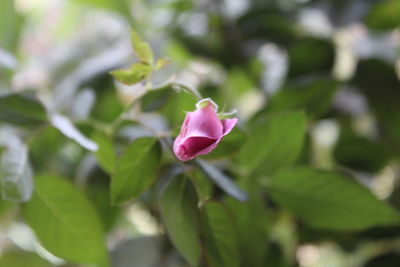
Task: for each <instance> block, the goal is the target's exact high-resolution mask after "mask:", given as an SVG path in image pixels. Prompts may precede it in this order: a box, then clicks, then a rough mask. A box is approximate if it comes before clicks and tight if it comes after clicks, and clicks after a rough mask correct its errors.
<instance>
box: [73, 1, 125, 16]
mask: <svg viewBox="0 0 400 267" xmlns="http://www.w3.org/2000/svg"><path fill="white" fill-rule="evenodd" d="M73 1H75V2H77V3H82V4H86V5H91V6H93V7H96V8H102V9H107V10H110V11H115V12H118V13H120V14H121V15H124V16H125V17H126V18H127V19H130V18H131V14H130V10H129V5H128V2H126V1H114V0H73Z"/></svg>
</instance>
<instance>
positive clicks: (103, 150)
mask: <svg viewBox="0 0 400 267" xmlns="http://www.w3.org/2000/svg"><path fill="white" fill-rule="evenodd" d="M93 141H95V142H96V143H97V145H98V150H97V151H96V152H95V156H96V159H97V162H98V163H99V165H100V166H101V168H103V170H105V171H106V172H107V173H109V174H112V173H113V172H114V170H115V165H116V155H115V149H114V145H113V143H112V140H110V138H109V137H108V136H107V135H105V134H104V133H101V132H96V133H95V134H94V135H93Z"/></svg>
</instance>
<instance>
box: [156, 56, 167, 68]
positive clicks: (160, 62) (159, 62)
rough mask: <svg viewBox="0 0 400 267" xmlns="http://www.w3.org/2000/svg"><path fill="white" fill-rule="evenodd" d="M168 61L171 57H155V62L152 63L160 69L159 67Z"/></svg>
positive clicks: (165, 64) (162, 66)
mask: <svg viewBox="0 0 400 267" xmlns="http://www.w3.org/2000/svg"><path fill="white" fill-rule="evenodd" d="M170 61H171V59H169V58H166V57H162V58H159V59H157V61H156V64H155V65H154V69H156V70H160V69H162V68H164V67H165V66H167V65H168V64H169V62H170Z"/></svg>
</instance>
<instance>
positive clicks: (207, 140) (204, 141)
mask: <svg viewBox="0 0 400 267" xmlns="http://www.w3.org/2000/svg"><path fill="white" fill-rule="evenodd" d="M196 108H197V109H196V110H195V111H193V112H188V113H187V114H186V117H185V120H184V122H183V125H182V128H181V132H180V134H179V135H178V137H177V138H176V139H175V142H174V153H175V155H176V157H177V158H178V159H179V160H182V161H186V160H191V159H193V158H195V157H196V156H198V155H206V154H208V153H210V152H211V151H212V150H213V149H214V148H215V147H216V146H217V144H218V143H219V142H220V141H221V139H222V137H224V136H225V135H227V134H228V133H229V132H230V131H231V130H232V129H233V127H234V126H235V124H236V122H237V120H238V119H236V118H233V119H222V120H221V119H219V118H218V115H217V112H216V111H217V109H218V106H217V105H216V104H215V103H214V102H213V101H212V100H211V99H209V98H206V99H203V100H201V101H199V102H198V103H197V104H196Z"/></svg>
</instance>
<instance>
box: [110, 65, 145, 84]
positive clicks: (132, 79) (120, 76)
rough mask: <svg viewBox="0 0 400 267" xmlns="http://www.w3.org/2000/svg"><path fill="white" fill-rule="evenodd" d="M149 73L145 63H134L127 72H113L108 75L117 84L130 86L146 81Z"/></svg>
mask: <svg viewBox="0 0 400 267" xmlns="http://www.w3.org/2000/svg"><path fill="white" fill-rule="evenodd" d="M150 72H151V67H150V66H149V65H147V63H142V62H138V63H134V64H133V65H132V66H131V67H130V68H129V69H127V70H114V71H111V72H110V74H111V75H112V76H113V77H114V78H115V79H116V80H118V81H119V82H121V83H124V84H127V85H132V84H135V83H138V82H141V81H143V80H144V79H146V78H147V77H148V76H149V74H150Z"/></svg>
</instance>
